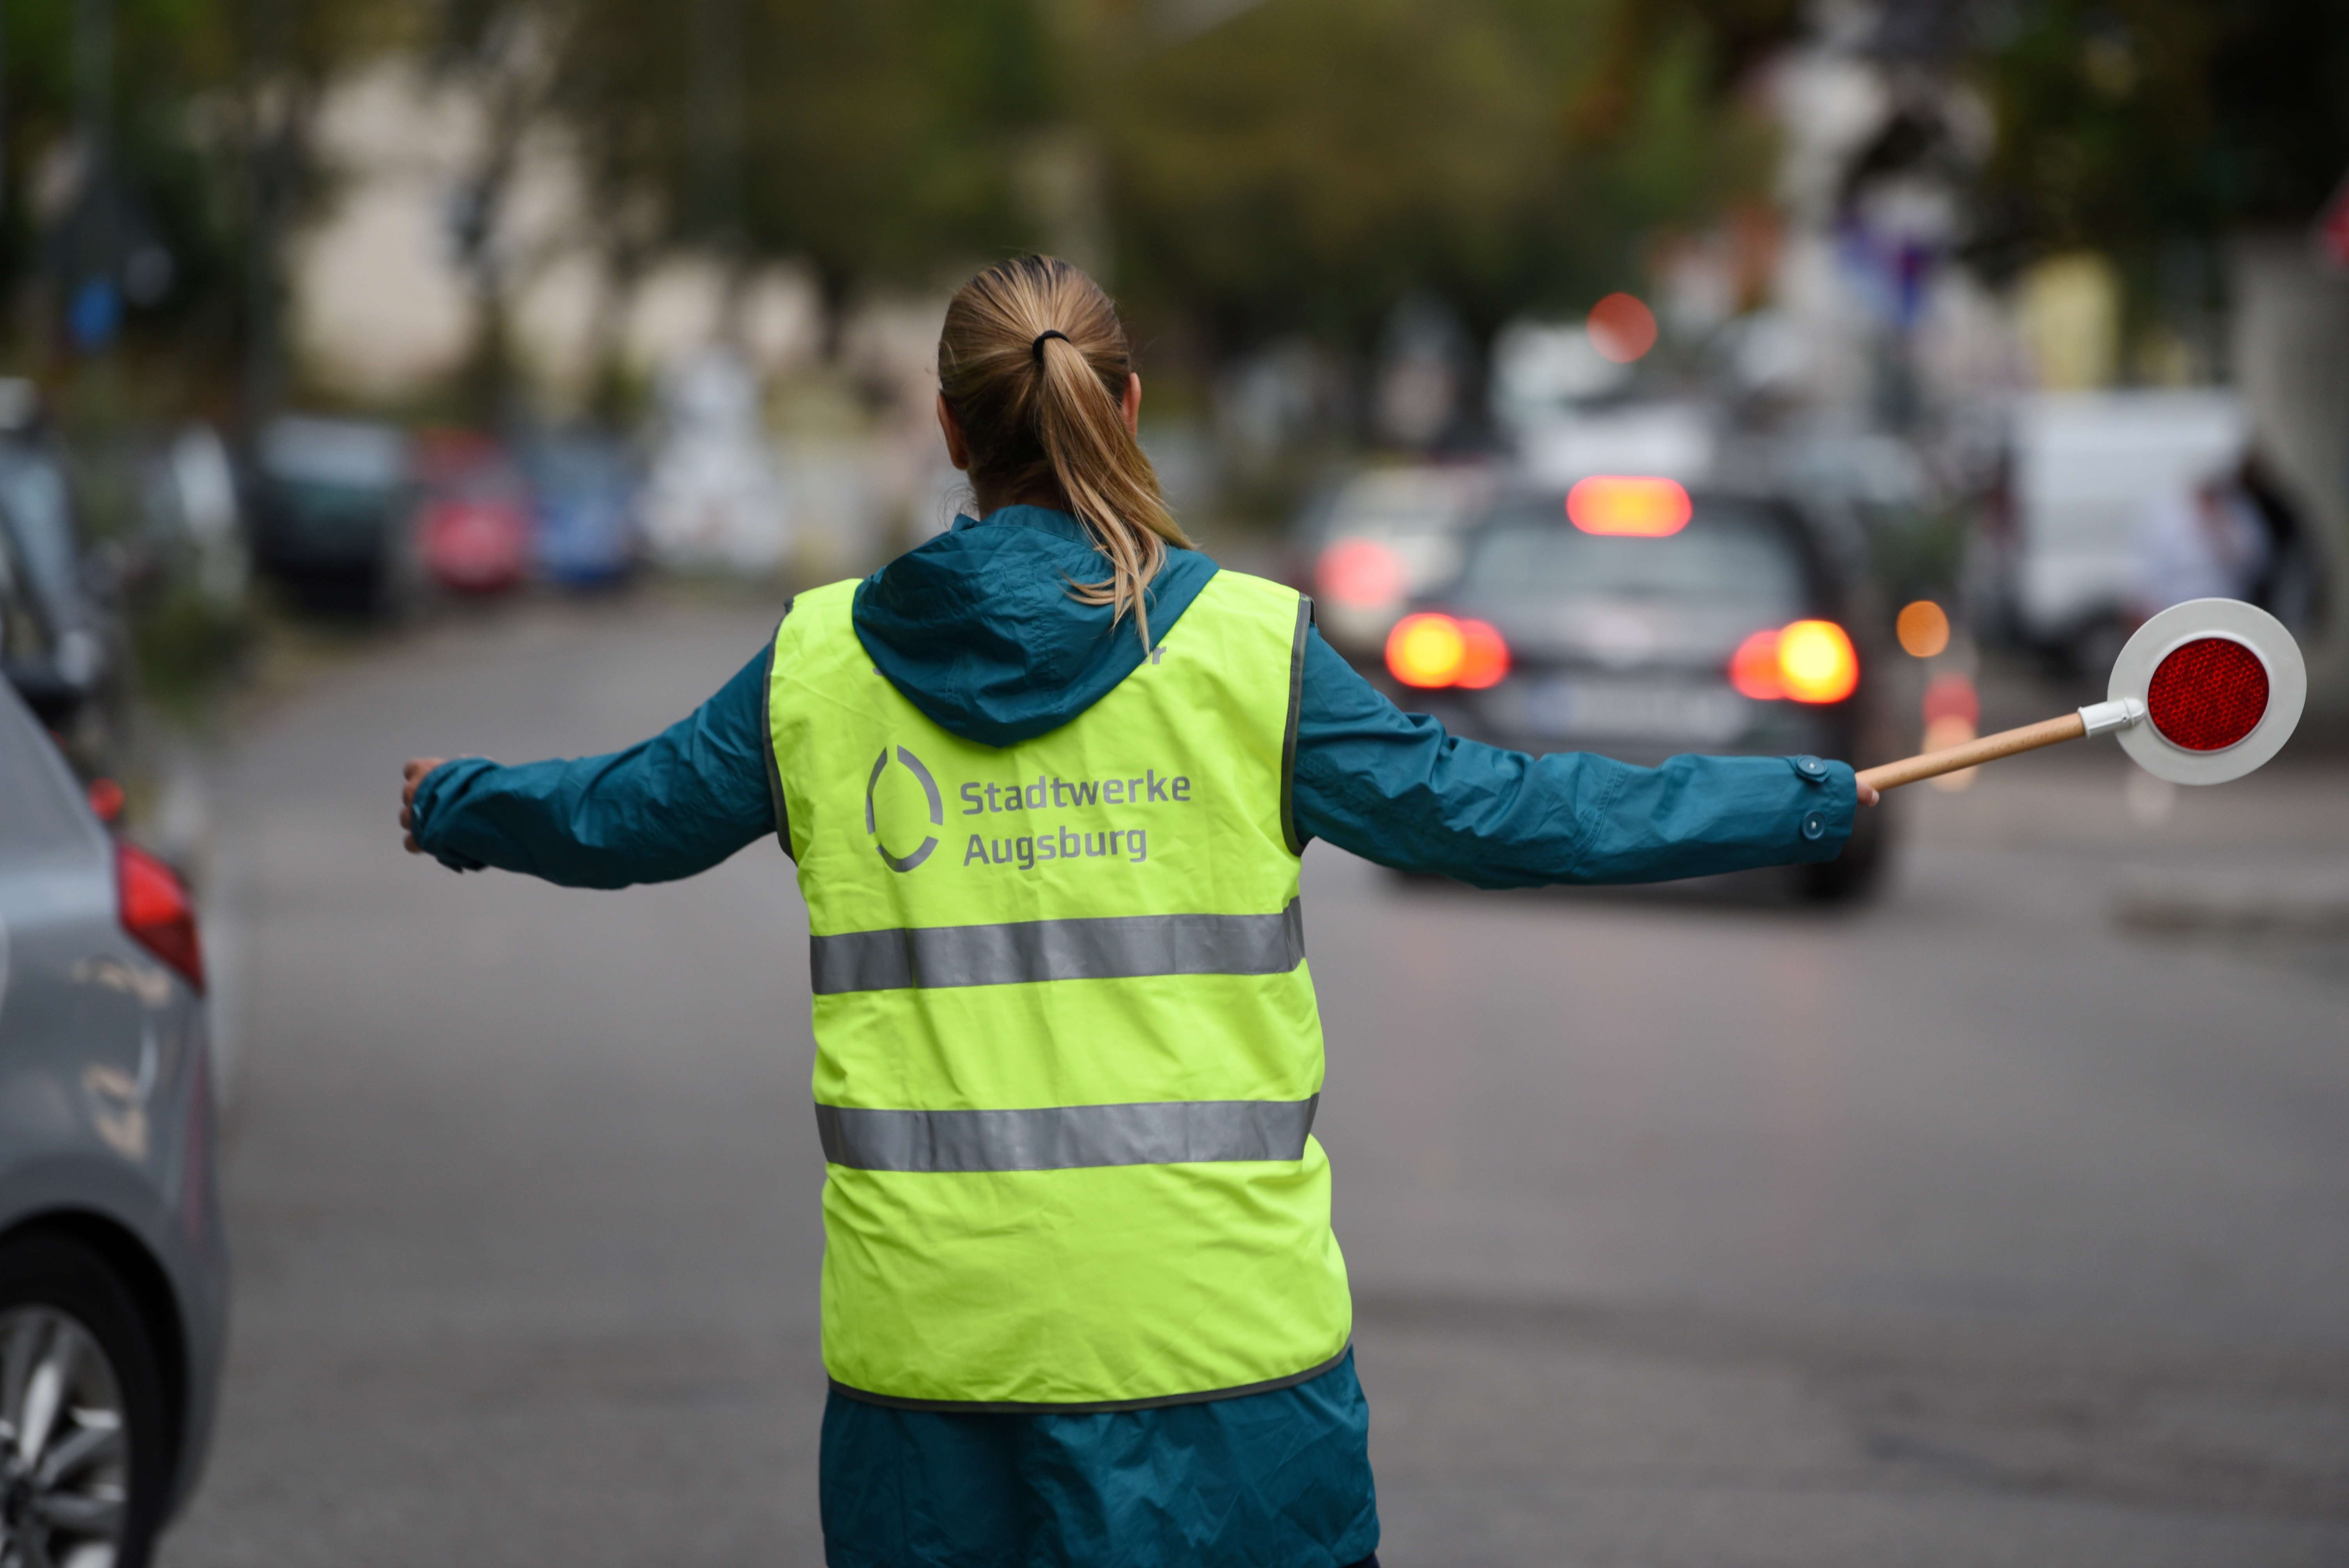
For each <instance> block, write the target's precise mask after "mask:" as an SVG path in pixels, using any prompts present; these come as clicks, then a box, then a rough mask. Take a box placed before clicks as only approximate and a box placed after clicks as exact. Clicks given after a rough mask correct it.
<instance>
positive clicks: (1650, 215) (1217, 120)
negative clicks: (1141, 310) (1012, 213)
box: [1082, 0, 1784, 347]
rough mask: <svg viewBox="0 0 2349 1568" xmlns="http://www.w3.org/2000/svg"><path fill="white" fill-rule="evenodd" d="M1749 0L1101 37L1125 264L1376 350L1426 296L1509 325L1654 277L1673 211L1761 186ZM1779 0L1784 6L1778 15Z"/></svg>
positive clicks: (1401, 13)
mask: <svg viewBox="0 0 2349 1568" xmlns="http://www.w3.org/2000/svg"><path fill="white" fill-rule="evenodd" d="M1767 9H1769V7H1767V6H1761V5H1741V4H1738V3H1737V0H1722V3H1720V4H1715V5H1702V4H1681V5H1641V4H1639V3H1638V0H1274V3H1272V4H1268V5H1261V6H1258V7H1256V8H1253V9H1250V10H1247V11H1246V12H1245V14H1242V15H1236V16H1233V17H1231V18H1230V19H1228V20H1226V21H1224V22H1222V23H1221V25H1219V26H1214V27H1212V28H1209V29H1207V30H1206V31H1204V32H1201V33H1198V34H1196V35H1195V36H1186V37H1178V38H1176V39H1174V40H1173V41H1171V42H1166V41H1158V40H1154V39H1153V38H1152V37H1151V36H1150V34H1149V32H1148V30H1147V26H1148V20H1149V18H1150V17H1151V16H1153V15H1156V13H1155V12H1151V11H1144V12H1132V11H1123V12H1120V11H1110V12H1106V13H1103V14H1102V15H1098V16H1097V17H1096V18H1095V21H1094V26H1093V28H1092V34H1091V36H1089V37H1087V38H1086V39H1084V40H1083V42H1084V43H1085V45H1086V46H1088V47H1087V52H1088V54H1089V56H1090V57H1091V58H1092V60H1094V61H1096V62H1100V64H1099V65H1097V66H1096V67H1095V68H1093V69H1091V70H1089V71H1087V72H1086V73H1084V88H1085V91H1084V92H1083V94H1082V98H1083V102H1084V107H1085V112H1086V114H1087V116H1088V118H1089V119H1091V120H1092V123H1093V124H1094V126H1095V127H1096V128H1097V130H1098V133H1099V134H1100V136H1101V137H1102V139H1103V141H1104V143H1105V145H1106V146H1107V147H1108V148H1109V149H1110V150H1111V153H1112V170H1113V181H1114V191H1115V203H1116V212H1117V219H1118V226H1119V235H1118V256H1119V258H1120V265H1119V269H1118V272H1119V281H1120V284H1121V286H1122V287H1123V289H1124V290H1126V291H1127V292H1129V293H1132V294H1136V295H1138V296H1139V297H1140V298H1141V299H1142V300H1143V302H1145V304H1147V305H1148V306H1149V307H1150V308H1154V309H1162V310H1177V309H1189V310H1192V311H1197V312H1203V313H1205V314H1206V318H1207V320H1208V323H1209V325H1210V327H1211V332H1212V335H1213V336H1214V337H1215V338H1216V340H1217V341H1218V342H1219V343H1220V344H1221V345H1222V346H1225V347H1233V346H1239V345H1240V344H1243V343H1245V342H1247V341H1250V340H1254V339H1257V338H1261V337H1263V336H1266V335H1271V334H1273V333H1277V332H1281V331H1293V330H1300V329H1302V330H1307V331H1310V332H1313V333H1316V334H1318V335H1321V336H1323V337H1325V338H1328V339H1331V340H1334V341H1338V342H1340V343H1344V344H1348V345H1352V346H1359V345H1361V344H1363V343H1365V342H1367V341H1368V340H1369V338H1370V335H1371V333H1372V332H1373V331H1374V330H1375V325H1376V323H1377V322H1378V321H1379V320H1380V319H1381V316H1382V315H1384V314H1385V312H1387V311H1388V310H1389V309H1390V308H1391V307H1392V305H1393V304H1394V302H1395V301H1397V300H1398V299H1401V298H1402V297H1403V296H1404V295H1406V294H1411V293H1413V291H1416V290H1427V291H1432V292H1433V293H1435V294H1440V295H1442V296H1444V298H1446V299H1448V300H1450V301H1451V302H1452V303H1453V304H1454V306H1455V307H1457V308H1458V309H1460V310H1461V311H1462V312H1463V313H1464V315H1465V316H1466V317H1467V319H1468V322H1469V324H1470V325H1471V326H1472V327H1475V328H1478V329H1489V328H1490V327H1492V326H1493V325H1496V324H1497V323H1498V322H1499V321H1500V320H1501V319H1503V318H1505V317H1506V316H1507V315H1511V314H1514V313H1515V312H1516V311H1519V310H1523V309H1526V308H1528V307H1533V308H1541V307H1547V308H1553V309H1564V310H1573V311H1578V310H1580V309H1582V308H1584V307H1586V306H1587V305H1588V304H1589V302H1590V301H1591V300H1592V299H1593V298H1595V297H1597V295H1599V294H1602V293H1604V292H1606V291H1607V290H1608V289H1609V288H1612V287H1621V286H1625V285H1626V284H1638V283H1639V282H1640V272H1641V266H1640V258H1641V254H1642V252H1643V250H1644V248H1645V245H1646V243H1647V242H1648V239H1649V236H1650V235H1651V232H1653V231H1654V230H1656V229H1657V228H1659V227H1660V226H1663V225H1669V224H1672V223H1680V222H1693V221H1695V220H1697V219H1699V218H1700V217H1702V216H1703V215H1706V214H1708V213H1709V212H1711V211H1714V210H1716V209H1718V207H1720V206H1721V205H1722V204H1723V202H1725V201H1726V200H1727V199H1729V198H1730V197H1731V196H1732V195H1733V194H1734V193H1736V192H1738V191H1746V190H1750V189H1752V188H1754V184H1755V182H1756V181H1758V179H1759V177H1760V175H1761V174H1762V173H1763V172H1764V163H1763V161H1762V158H1761V156H1759V155H1760V154H1763V153H1764V152H1765V151H1766V148H1767V145H1768V144H1767V139H1766V138H1757V137H1755V136H1754V135H1753V134H1752V131H1753V128H1752V127H1751V126H1750V125H1749V124H1747V123H1745V122H1744V120H1743V119H1742V118H1741V117H1740V115H1739V114H1738V113H1737V112H1736V110H1735V107H1734V104H1733V101H1732V100H1731V98H1729V97H1728V95H1726V94H1725V93H1724V91H1723V88H1725V86H1726V85H1727V84H1728V82H1729V81H1730V80H1731V79H1732V78H1733V75H1734V67H1735V66H1736V65H1737V64H1739V63H1740V62H1742V60H1743V59H1744V58H1745V57H1746V55H1747V53H1748V51H1749V46H1748V45H1747V44H1746V43H1745V42H1744V40H1743V36H1742V35H1740V36H1736V37H1735V38H1734V40H1733V41H1725V40H1730V39H1731V37H1732V35H1731V32H1730V30H1728V29H1726V28H1724V27H1723V26H1719V25H1717V24H1718V21H1719V18H1718V17H1717V16H1716V15H1715V13H1723V14H1734V15H1735V16H1737V17H1743V16H1744V15H1746V14H1747V13H1749V12H1752V13H1753V14H1754V15H1760V14H1761V13H1762V11H1764V10H1767ZM1778 9H1784V7H1778Z"/></svg>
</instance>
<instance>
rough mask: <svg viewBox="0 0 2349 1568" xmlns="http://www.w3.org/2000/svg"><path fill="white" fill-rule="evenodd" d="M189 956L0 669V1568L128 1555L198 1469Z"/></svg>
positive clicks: (200, 1384) (211, 1363) (195, 1050)
mask: <svg viewBox="0 0 2349 1568" xmlns="http://www.w3.org/2000/svg"><path fill="white" fill-rule="evenodd" d="M202 976H203V967H202V957H201V955H200V954H199V951H198V948H197V944H196V929H195V921H194V915H193V912H192V909H191V904H190V902H189V899H188V896H187V892H186V890H185V888H184V887H183V886H182V885H181V882H180V879H179V878H178V876H177V875H176V874H174V873H173V872H171V869H170V868H169V867H168V866H166V865H164V864H163V863H162V862H161V861H157V860H156V859H154V858H153V857H152V856H150V855H148V854H146V853H145V852H144V851H140V850H139V849H137V848H136V847H135V846H132V845H130V844H128V843H120V842H118V841H116V840H115V839H114V837H113V836H112V835H111V834H110V833H109V831H108V830H107V828H106V827H105V825H104V824H102V823H101V822H100V821H99V820H98V817H97V816H96V814H95V813H94V812H93V811H92V810H91V809H90V807H89V805H88V801H87V799H85V797H84V795H83V793H82V790H81V789H80V788H79V787H78V785H77V783H76V781H75V779H74V777H73V775H72V773H71V772H70V771H69V770H68V769H67V767H66V765H65V762H64V760H63V759H62V758H60V757H59V756H58V754H57V749H56V748H55V747H54V746H53V745H51V743H50V741H49V738H48V737H47V735H46V734H45V733H44V732H43V730H42V728H41V727H40V725H39V724H38V723H37V722H36V720H35V719H34V717H33V716H32V715H31V713H30V712H28V711H27V710H26V707H25V706H24V704H23V702H22V701H21V700H19V698H18V697H17V696H16V693H15V692H14V691H13V690H10V689H9V688H8V687H7V686H6V685H5V683H0V1568H140V1565H142V1564H144V1563H147V1562H148V1560H149V1558H150V1553H151V1551H152V1546H153V1542H154V1538H155V1535H156V1532H158V1531H160V1529H161V1528H162V1526H163V1525H164V1523H165V1522H168V1521H169V1520H170V1518H171V1515H172V1514H173V1513H174V1512H175V1511H177V1510H178V1508H179V1507H180V1505H181V1503H182V1502H183V1501H185V1500H186V1498H187V1496H188V1494H189V1492H190V1491H191V1490H192V1489H193V1487H194V1484H195V1480H196V1477H197V1475H198V1474H199V1472H200V1471H201V1470H202V1464H203V1455H204V1448H205V1444H206V1441H207V1439H208V1438H209V1436H210V1433H211V1428H212V1408H213V1398H214V1391H215V1389H216V1387H217V1386H218V1382H219V1374H220V1357H221V1345H222V1331H223V1328H224V1326H225V1323H226V1316H227V1295H228V1289H227V1283H228V1282H227V1263H226V1258H225V1255H224V1253H223V1250H222V1244H221V1233H220V1215H219V1208H218V1202H217V1198H216V1194H215V1191H214V1187H213V1181H212V1073H211V1067H210V1063H209V1057H208V1054H207V1045H206V1039H205V1011H204V1003H203V995H202V990H203V979H202Z"/></svg>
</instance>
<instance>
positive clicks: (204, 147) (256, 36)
mask: <svg viewBox="0 0 2349 1568" xmlns="http://www.w3.org/2000/svg"><path fill="white" fill-rule="evenodd" d="M403 9H404V8H403V7H401V6H400V5H398V0H335V3H334V4H330V5H301V6H298V7H297V6H296V5H295V4H294V3H293V0H46V3H40V4H31V3H26V0H12V3H9V4H5V5H0V196H4V197H5V204H0V290H5V292H6V293H7V294H10V295H12V296H14V297H15V298H16V299H17V300H18V301H19V302H20V306H21V307H23V308H20V309H19V310H18V311H17V312H16V320H15V321H14V322H12V323H10V324H9V325H10V326H11V328H12V329H13V330H12V334H11V335H13V336H15V337H16V352H17V353H18V354H19V355H20V356H28V357H30V358H31V359H33V360H34V361H36V363H37V362H41V361H45V360H48V359H50V358H51V357H53V356H57V355H60V354H65V355H67V356H70V355H71V354H72V353H73V352H75V351H77V350H78V349H84V348H91V347H96V346H102V345H104V344H106V343H110V342H111V341H113V340H114V338H115V337H116V335H118V332H119V335H121V337H122V338H123V340H124V341H125V342H126V343H127V344H128V345H129V346H130V348H131V349H132V350H133V351H134V352H138V353H141V354H144V355H147V356H150V357H152V358H156V359H159V360H168V361H170V362H171V363H172V364H174V365H176V366H179V367H181V369H182V370H184V371H186V372H187V373H188V375H187V376H186V377H183V378H178V379H179V390H180V392H181V394H182V395H184V396H187V397H197V398H198V399H199V400H202V399H203V398H204V397H206V395H207V394H206V390H205V388H204V387H203V386H202V382H203V381H204V379H205V375H204V373H205V372H207V371H209V372H211V373H213V374H214V377H215V385H214V386H213V387H212V392H214V393H219V394H222V396H220V397H214V398H213V400H214V401H216V402H225V401H226V400H227V399H226V397H225V396H224V394H225V389H226V383H225V382H221V381H218V380H217V377H218V375H219V374H220V373H225V372H227V371H229V370H231V369H232V368H233V367H234V366H237V365H239V363H240V362H242V363H243V365H244V366H245V368H246V370H247V372H248V375H247V384H246V387H245V396H246V400H247V402H248V403H250V402H251V401H252V400H253V399H254V397H256V396H257V397H259V398H260V399H261V400H262V401H264V402H266V401H269V400H273V399H274V387H275V381H276V373H275V369H274V365H275V360H276V357H277V355H276V350H275V347H274V345H275V339H276V334H277V327H276V316H277V311H276V299H277V294H278V292H279V283H278V278H279V273H280V267H279V262H278V253H279V251H280V249H281V248H282V246H283V244H284V242H285V234H286V232H287V230H288V228H289V226H290V219H291V217H292V216H293V214H294V213H295V211H296V210H297V209H298V208H299V207H300V206H301V205H302V204H303V203H304V202H305V201H310V200H314V199H315V198H316V195H317V194H318V193H319V192H320V191H321V190H322V189H323V185H322V181H321V180H320V170H318V168H317V165H316V159H315V156H314V154H313V150H312V146H311V137H310V131H311V128H312V124H313V120H314V118H315V111H316V104H317V101H318V98H319V96H320V94H321V92H322V90H323V88H324V85H325V83H326V81H328V80H329V79H330V78H331V77H332V76H333V75H334V74H335V73H336V71H338V70H340V69H341V68H343V67H345V66H346V65H347V63H348V62H349V61H350V60H352V59H353V58H354V57H357V56H359V55H361V54H363V53H365V52H367V51H369V50H372V49H375V48H378V47H382V46H388V45H390V44H392V43H394V42H396V41H398V38H399V37H400V36H402V33H401V29H402V26H403V16H402V12H403ZM118 324H119V325H118ZM63 363H70V357H68V358H67V359H66V360H65V361H63ZM166 379H174V378H166ZM190 382H193V383H195V385H190V384H189V383H190Z"/></svg>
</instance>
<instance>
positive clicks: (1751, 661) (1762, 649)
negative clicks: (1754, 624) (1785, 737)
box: [1729, 628, 1786, 702]
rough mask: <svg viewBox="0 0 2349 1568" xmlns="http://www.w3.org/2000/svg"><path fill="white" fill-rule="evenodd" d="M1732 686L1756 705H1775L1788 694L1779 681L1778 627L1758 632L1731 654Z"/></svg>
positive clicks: (1782, 683)
mask: <svg viewBox="0 0 2349 1568" xmlns="http://www.w3.org/2000/svg"><path fill="white" fill-rule="evenodd" d="M1729 684H1730V685H1731V686H1735V687H1736V688H1737V691H1738V695H1739V696H1750V697H1752V698H1754V701H1756V702H1775V701H1776V700H1777V699H1778V698H1780V697H1782V696H1785V695H1786V686H1785V682H1784V681H1782V680H1780V679H1779V678H1778V634H1777V631H1776V629H1775V628H1773V629H1772V630H1770V631H1767V632H1756V633H1754V634H1753V635H1752V636H1750V637H1748V638H1746V639H1745V640H1744V642H1742V643H1740V644H1738V645H1737V651H1736V652H1735V653H1733V654H1732V655H1729Z"/></svg>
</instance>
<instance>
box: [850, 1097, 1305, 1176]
mask: <svg viewBox="0 0 2349 1568" xmlns="http://www.w3.org/2000/svg"><path fill="white" fill-rule="evenodd" d="M1320 1100H1321V1097H1320V1096H1319V1095H1318V1094H1317V1095H1310V1096H1308V1097H1307V1098H1306V1099H1300V1100H1292V1101H1280V1100H1264V1099H1195V1100H1179V1099H1178V1100H1169V1101H1164V1102H1161V1103H1159V1104H1156V1105H1056V1106H1048V1107H1046V1108H1044V1109H1040V1110H857V1109H851V1108H849V1107H846V1106H838V1105H819V1106H817V1107H816V1108H815V1122H816V1129H817V1130H818V1132H819V1133H820V1134H821V1135H822V1137H823V1157H824V1159H825V1160H827V1161H830V1162H832V1163H833V1164H834V1165H846V1166H851V1167H853V1168H854V1169H856V1170H859V1171H1081V1170H1086V1169H1089V1168H1092V1167H1097V1166H1102V1165H1176V1164H1184V1163H1195V1162H1199V1161H1224V1160H1302V1159H1304V1158H1305V1140H1306V1137H1307V1135H1308V1134H1309V1133H1310V1132H1312V1130H1313V1111H1314V1109H1315V1107H1317V1106H1318V1105H1319V1103H1320Z"/></svg>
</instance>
